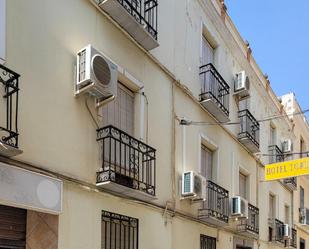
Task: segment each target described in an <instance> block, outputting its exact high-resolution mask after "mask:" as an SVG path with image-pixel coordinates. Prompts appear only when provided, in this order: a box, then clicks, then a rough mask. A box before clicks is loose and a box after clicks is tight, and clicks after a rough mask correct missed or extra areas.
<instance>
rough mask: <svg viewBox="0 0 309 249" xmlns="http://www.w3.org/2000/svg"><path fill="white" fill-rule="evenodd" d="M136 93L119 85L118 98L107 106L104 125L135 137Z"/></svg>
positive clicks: (104, 110)
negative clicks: (111, 126)
mask: <svg viewBox="0 0 309 249" xmlns="http://www.w3.org/2000/svg"><path fill="white" fill-rule="evenodd" d="M134 97H135V96H134V92H132V91H131V90H129V89H128V88H127V87H125V86H124V85H122V84H121V83H118V92H117V97H116V98H115V100H114V101H111V102H110V103H108V104H107V105H105V106H104V107H103V108H102V109H103V123H104V126H106V125H113V126H116V127H117V128H119V129H121V130H122V131H124V132H126V133H128V134H129V135H131V136H133V133H134Z"/></svg>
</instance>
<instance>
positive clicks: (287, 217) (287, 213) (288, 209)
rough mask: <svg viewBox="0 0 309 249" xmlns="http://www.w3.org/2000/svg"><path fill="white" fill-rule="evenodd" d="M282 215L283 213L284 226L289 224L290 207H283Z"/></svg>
mask: <svg viewBox="0 0 309 249" xmlns="http://www.w3.org/2000/svg"><path fill="white" fill-rule="evenodd" d="M284 213H285V224H290V207H289V206H287V205H286V206H285V207H284Z"/></svg>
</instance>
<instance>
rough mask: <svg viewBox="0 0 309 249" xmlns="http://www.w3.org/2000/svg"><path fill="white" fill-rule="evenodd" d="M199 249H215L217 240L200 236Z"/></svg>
mask: <svg viewBox="0 0 309 249" xmlns="http://www.w3.org/2000/svg"><path fill="white" fill-rule="evenodd" d="M200 242H201V246H200V248H201V249H216V247H217V239H216V238H213V237H209V236H206V235H203V234H201V236H200Z"/></svg>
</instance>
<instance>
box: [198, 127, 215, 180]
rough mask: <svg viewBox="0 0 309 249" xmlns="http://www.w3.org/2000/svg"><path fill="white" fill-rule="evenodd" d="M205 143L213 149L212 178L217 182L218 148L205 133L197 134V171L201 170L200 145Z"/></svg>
mask: <svg viewBox="0 0 309 249" xmlns="http://www.w3.org/2000/svg"><path fill="white" fill-rule="evenodd" d="M202 144H203V145H205V146H206V147H207V148H208V149H210V150H212V151H213V165H212V166H213V169H212V180H213V181H214V182H217V181H218V179H219V176H218V173H219V172H220V169H219V165H220V163H219V158H220V150H219V147H218V145H217V144H216V143H215V142H213V141H212V140H211V139H210V138H209V137H207V136H206V135H205V134H203V133H200V134H199V136H198V150H197V151H198V172H199V174H201V172H202V165H201V156H202V146H201V145H202Z"/></svg>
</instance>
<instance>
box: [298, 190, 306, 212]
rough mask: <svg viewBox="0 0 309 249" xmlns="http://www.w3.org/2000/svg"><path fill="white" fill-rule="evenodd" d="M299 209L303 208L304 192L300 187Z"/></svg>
mask: <svg viewBox="0 0 309 249" xmlns="http://www.w3.org/2000/svg"><path fill="white" fill-rule="evenodd" d="M299 194H300V196H299V201H300V202H299V207H300V208H305V190H304V188H303V187H302V186H300V191H299Z"/></svg>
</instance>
